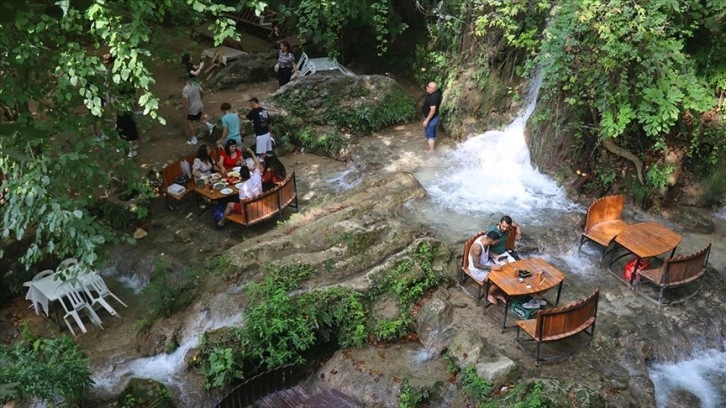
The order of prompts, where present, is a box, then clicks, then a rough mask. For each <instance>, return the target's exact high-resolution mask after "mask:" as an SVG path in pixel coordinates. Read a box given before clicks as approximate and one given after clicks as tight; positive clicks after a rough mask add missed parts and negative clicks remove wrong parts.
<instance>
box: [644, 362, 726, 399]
mask: <svg viewBox="0 0 726 408" xmlns="http://www.w3.org/2000/svg"><path fill="white" fill-rule="evenodd" d="M648 371H649V375H650V379H651V381H653V384H654V385H655V402H656V406H657V407H659V408H661V407H662V408H664V407H667V406H668V402H669V400H670V399H671V398H672V395H673V394H674V393H675V392H676V391H678V390H679V389H681V390H684V391H687V392H689V393H691V394H693V395H695V396H696V397H698V399H699V400H700V401H701V408H717V407H723V406H725V405H726V397H725V395H726V352H724V351H718V350H707V351H705V352H702V353H698V355H697V356H695V357H693V358H690V359H687V360H683V361H680V362H676V363H662V364H655V365H653V366H652V367H651V368H650V369H649V370H648Z"/></svg>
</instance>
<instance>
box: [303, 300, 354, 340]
mask: <svg viewBox="0 0 726 408" xmlns="http://www.w3.org/2000/svg"><path fill="white" fill-rule="evenodd" d="M362 298H363V296H362V294H361V293H360V292H358V291H355V290H352V289H348V288H333V289H329V290H326V291H323V292H322V293H320V292H309V293H306V294H304V295H301V296H300V299H299V303H298V305H299V308H300V310H301V313H303V314H304V315H305V316H306V317H307V318H309V319H310V324H311V325H312V326H315V328H316V330H317V336H318V338H319V339H320V340H322V341H326V342H327V341H330V340H331V339H332V338H333V337H336V338H337V342H338V344H339V345H340V346H341V347H360V346H362V345H363V344H364V343H365V341H366V336H367V331H366V324H365V323H366V307H365V305H364V304H363V302H362Z"/></svg>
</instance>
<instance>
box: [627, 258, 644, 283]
mask: <svg viewBox="0 0 726 408" xmlns="http://www.w3.org/2000/svg"><path fill="white" fill-rule="evenodd" d="M636 262H638V258H633V259H631V260H630V261H629V262H628V263H626V264H625V271H623V278H625V280H626V281H628V282H637V281H638V272H639V271H642V270H643V269H645V268H650V261H649V260H647V259H641V260H640V262H638V270H637V271H636V270H635V263H636ZM633 275H635V276H633Z"/></svg>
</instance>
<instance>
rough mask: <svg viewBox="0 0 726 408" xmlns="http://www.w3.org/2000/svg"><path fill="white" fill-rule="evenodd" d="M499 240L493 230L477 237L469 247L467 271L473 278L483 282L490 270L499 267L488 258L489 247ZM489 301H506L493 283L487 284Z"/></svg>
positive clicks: (494, 302)
mask: <svg viewBox="0 0 726 408" xmlns="http://www.w3.org/2000/svg"><path fill="white" fill-rule="evenodd" d="M498 240H499V238H498V236H497V234H496V233H495V232H493V231H489V232H487V233H486V234H485V235H482V236H481V237H479V238H477V239H476V240H475V241H474V243H473V244H472V245H471V248H469V272H470V273H471V275H472V276H474V278H476V279H477V280H480V281H482V282H485V281H486V280H487V277H488V276H489V272H490V271H496V270H499V268H501V266H500V265H497V264H495V263H494V262H492V260H491V259H489V247H490V246H492V245H496V244H497V241H498ZM487 299H488V300H489V303H493V304H495V305H496V304H497V303H498V302H499V301H502V302H506V299H505V298H504V294H503V293H502V291H501V290H500V289H499V288H498V287H496V286H495V285H490V286H489V292H488V293H487Z"/></svg>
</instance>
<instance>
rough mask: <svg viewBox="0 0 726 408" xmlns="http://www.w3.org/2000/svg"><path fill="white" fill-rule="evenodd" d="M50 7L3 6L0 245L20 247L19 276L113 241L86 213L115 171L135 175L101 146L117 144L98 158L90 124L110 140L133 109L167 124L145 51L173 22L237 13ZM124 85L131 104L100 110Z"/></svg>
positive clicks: (203, 4) (202, 5)
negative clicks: (117, 120) (121, 114)
mask: <svg viewBox="0 0 726 408" xmlns="http://www.w3.org/2000/svg"><path fill="white" fill-rule="evenodd" d="M36 3H37V2H36ZM52 3H53V2H47V6H46V5H42V4H33V2H5V3H3V13H2V17H3V20H4V22H3V23H2V24H3V29H2V30H0V54H2V55H4V56H5V57H4V58H2V61H0V77H2V83H3V86H2V88H0V106H1V107H2V109H3V112H5V113H6V114H5V115H4V116H5V117H4V119H5V120H4V121H3V122H0V134H2V138H1V139H0V169H2V170H1V172H2V175H3V176H4V177H2V178H3V185H2V188H7V189H8V194H7V198H6V203H5V205H3V206H1V207H0V217H1V218H2V221H0V224H1V225H2V226H1V227H0V228H1V230H0V238H2V239H12V240H15V241H17V242H22V243H23V245H26V243H27V249H26V251H25V252H24V254H23V255H22V256H21V257H20V261H21V263H22V265H23V266H24V267H25V268H26V269H29V268H30V266H31V265H33V264H35V263H37V262H39V261H40V260H42V259H43V258H45V257H46V256H48V255H53V256H55V257H57V258H65V257H68V256H73V257H75V258H77V259H78V260H79V261H81V263H82V264H85V265H93V264H94V262H95V261H96V260H97V258H98V252H99V251H100V248H101V247H102V246H103V245H104V244H105V243H107V242H110V241H112V240H113V239H114V238H115V237H116V236H117V233H116V232H114V231H112V230H110V229H109V228H108V227H107V226H106V225H104V224H103V222H102V220H100V219H98V218H95V217H94V216H93V215H92V214H90V213H89V211H90V210H91V209H92V208H93V206H94V204H95V198H96V197H97V195H98V192H99V186H101V187H106V186H108V185H109V179H110V176H111V175H113V174H115V173H116V171H117V170H119V169H125V170H124V171H122V173H123V174H125V175H127V177H125V178H126V179H129V180H140V179H141V177H139V176H138V168H137V166H136V165H135V164H134V163H133V162H130V161H128V160H124V159H123V158H122V156H121V154H120V153H119V154H118V156H115V157H114V150H113V149H108V147H111V146H113V145H114V144H117V145H119V146H120V142H119V143H102V145H101V146H100V147H101V148H102V149H104V150H103V151H104V152H107V153H108V154H99V150H97V149H98V148H99V146H98V143H97V142H95V141H94V140H93V137H92V135H91V131H90V127H91V124H93V123H98V124H100V125H101V126H102V127H105V128H106V129H105V130H106V133H107V134H111V132H112V129H111V127H110V126H108V124H109V123H113V118H114V115H115V113H116V112H115V111H116V110H130V109H129V108H130V107H131V105H132V103H134V102H135V103H137V104H138V106H139V107H140V109H141V110H143V111H144V113H145V114H146V115H148V117H150V118H152V119H153V120H156V121H159V122H160V123H164V119H163V118H161V117H160V116H159V115H158V107H159V99H158V98H157V97H155V96H154V95H153V94H152V93H151V91H150V86H151V85H152V84H153V83H154V78H153V76H152V74H151V72H150V69H149V66H150V64H153V63H154V61H153V58H152V53H151V50H152V49H154V50H155V49H158V47H156V45H157V44H158V41H159V38H160V37H161V36H163V34H162V30H158V28H159V26H160V25H161V24H163V23H164V21H166V20H167V19H169V20H174V19H175V17H176V16H180V15H183V16H187V15H198V16H201V15H202V14H203V13H210V14H212V15H214V16H218V15H219V14H221V13H224V12H229V11H232V10H234V8H233V7H229V6H225V5H222V4H216V3H213V2H210V1H206V0H204V1H202V0H166V1H162V2H149V1H146V0H129V1H127V2H92V1H61V2H57V3H56V4H61V5H63V7H54V6H52ZM248 3H249V4H252V5H255V4H257V3H258V1H256V0H251V1H249V2H248ZM187 21H189V20H187ZM212 21H214V24H213V25H214V27H213V30H214V31H215V33H216V34H217V35H218V37H217V38H218V40H219V41H220V42H221V38H220V37H219V36H223V35H227V34H231V33H232V32H233V31H234V21H232V20H230V19H228V18H214V19H212ZM106 52H108V53H110V54H111V55H113V56H114V57H115V62H114V63H113V64H111V66H110V67H108V70H106V67H104V65H103V63H102V61H101V58H100V55H101V54H103V53H106ZM125 87H132V88H133V89H135V90H136V95H135V97H134V98H120V99H119V100H118V102H117V103H116V105H115V106H114V107H107V108H104V107H103V106H102V102H101V98H102V96H105V95H106V93H110V94H112V95H119V94H120V92H119V91H120V90H121V89H122V88H125ZM126 170H128V171H126ZM134 175H135V176H134ZM5 178H6V179H5ZM3 256H4V253H3V251H1V250H0V257H3Z"/></svg>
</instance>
